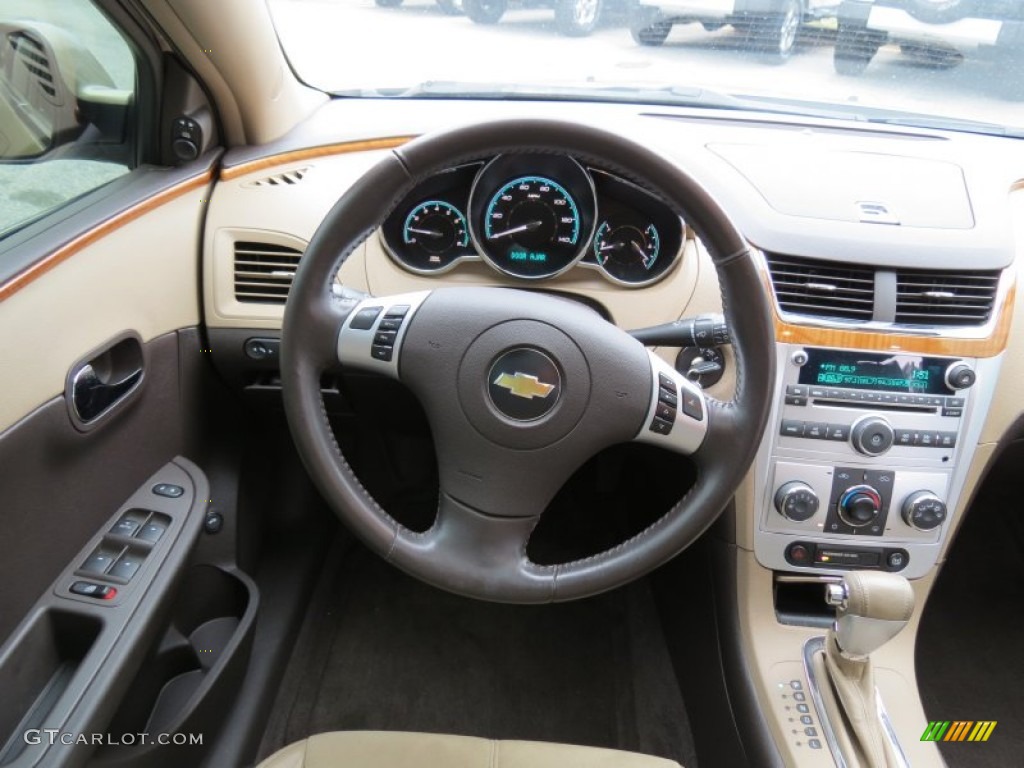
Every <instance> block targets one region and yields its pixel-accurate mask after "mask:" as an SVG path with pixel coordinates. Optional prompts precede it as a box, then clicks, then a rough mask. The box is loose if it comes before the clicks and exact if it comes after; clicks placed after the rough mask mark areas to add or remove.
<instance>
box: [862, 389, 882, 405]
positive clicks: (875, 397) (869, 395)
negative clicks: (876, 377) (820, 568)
mask: <svg viewBox="0 0 1024 768" xmlns="http://www.w3.org/2000/svg"><path fill="white" fill-rule="evenodd" d="M864 402H865V403H880V402H882V396H881V395H880V394H878V393H877V392H865V393H864Z"/></svg>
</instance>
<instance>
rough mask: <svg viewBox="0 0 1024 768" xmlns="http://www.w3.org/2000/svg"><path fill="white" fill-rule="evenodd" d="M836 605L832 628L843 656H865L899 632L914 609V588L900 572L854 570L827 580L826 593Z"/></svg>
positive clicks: (831, 603) (829, 602) (827, 599)
mask: <svg viewBox="0 0 1024 768" xmlns="http://www.w3.org/2000/svg"><path fill="white" fill-rule="evenodd" d="M825 600H826V602H827V603H828V604H829V605H834V606H836V607H837V608H838V609H839V610H838V611H836V623H835V627H834V629H833V632H834V633H835V638H836V642H837V643H838V644H839V648H840V650H841V651H842V652H843V655H844V656H852V657H857V656H867V655H869V654H870V653H872V652H873V651H876V650H878V649H879V648H881V647H882V646H883V645H885V644H886V643H887V642H889V641H890V640H892V639H893V638H894V637H896V635H898V634H899V633H900V630H902V629H903V628H904V627H905V626H906V625H907V622H908V621H909V620H910V617H911V616H912V615H913V613H914V590H913V589H911V587H910V582H909V581H907V580H906V579H905V578H903V577H902V576H897V575H896V574H894V573H885V572H883V571H855V572H853V573H849V574H847V575H846V576H845V577H843V580H842V582H840V583H838V584H829V585H828V591H827V593H826V597H825Z"/></svg>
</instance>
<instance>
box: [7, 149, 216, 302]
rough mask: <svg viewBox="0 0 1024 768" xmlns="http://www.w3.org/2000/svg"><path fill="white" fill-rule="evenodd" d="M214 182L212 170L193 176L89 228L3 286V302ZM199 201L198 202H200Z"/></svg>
mask: <svg viewBox="0 0 1024 768" xmlns="http://www.w3.org/2000/svg"><path fill="white" fill-rule="evenodd" d="M212 180H213V170H212V169H211V170H208V171H205V172H204V173H201V174H199V175H198V176H193V177H191V178H189V179H185V180H184V181H182V182H180V183H178V184H175V185H174V186H173V187H168V188H167V189H165V190H163V191H161V192H158V193H157V194H155V195H153V196H152V197H149V198H147V199H146V200H144V201H143V202H141V203H138V204H137V205H133V206H132V207H131V208H128V209H126V210H124V211H121V213H118V214H116V215H115V216H112V217H111V218H109V219H107V220H106V221H104V222H102V223H101V224H99V225H98V226H96V227H94V228H92V229H90V230H89V231H88V232H84V233H82V234H81V235H79V236H78V237H76V238H74V239H73V240H71V241H70V242H68V243H65V244H64V245H62V246H60V247H59V248H58V249H57V250H55V251H53V252H52V253H50V254H49V255H48V256H44V257H43V258H42V259H40V260H39V261H37V262H35V263H34V264H32V265H30V266H28V267H26V268H25V269H24V270H22V271H21V272H19V273H18V274H16V275H15V276H14V277H12V278H11V279H10V280H8V281H7V282H6V283H4V284H2V285H0V301H4V300H5V299H7V298H9V297H11V296H13V295H14V294H15V293H17V292H18V291H20V290H21V289H22V288H24V287H25V286H26V285H28V284H29V283H31V282H33V281H34V280H37V279H38V278H40V277H42V276H43V275H45V274H46V273H47V272H49V271H50V270H51V269H53V268H54V267H56V266H57V265H59V264H61V263H63V262H65V261H67V260H68V259H70V258H71V257H72V256H74V255H75V254H76V253H78V252H79V251H81V250H82V249H83V248H87V247H88V246H90V245H92V244H93V243H95V242H96V241H97V240H99V239H101V238H103V237H106V236H107V235H109V234H110V233H111V232H113V231H115V230H117V229H120V228H121V227H123V226H124V225H125V224H128V223H129V222H131V221H135V219H137V218H139V217H140V216H144V215H145V214H147V213H149V212H150V211H152V210H154V209H156V208H159V207H160V206H161V205H164V204H165V203H169V202H171V201H172V200H174V199H176V198H179V197H181V196H182V195H184V194H187V193H189V192H193V191H195V190H197V189H199V188H200V187H204V186H206V185H207V184H209V183H210V182H211V181H212ZM196 202H197V203H198V202H199V201H196Z"/></svg>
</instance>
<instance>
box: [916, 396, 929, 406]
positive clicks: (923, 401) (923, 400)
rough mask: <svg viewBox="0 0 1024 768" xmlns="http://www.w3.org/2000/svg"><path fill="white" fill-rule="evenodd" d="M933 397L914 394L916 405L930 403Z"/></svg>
mask: <svg viewBox="0 0 1024 768" xmlns="http://www.w3.org/2000/svg"><path fill="white" fill-rule="evenodd" d="M930 404H931V398H930V397H927V396H926V395H914V405H930Z"/></svg>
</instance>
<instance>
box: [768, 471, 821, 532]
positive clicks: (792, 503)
mask: <svg viewBox="0 0 1024 768" xmlns="http://www.w3.org/2000/svg"><path fill="white" fill-rule="evenodd" d="M818 506H819V500H818V494H816V493H815V492H814V489H812V488H811V487H810V486H809V485H807V483H801V482H798V481H794V482H790V483H786V484H785V485H783V486H782V487H780V488H779V490H778V491H776V492H775V509H776V510H778V512H779V514H780V515H782V516H783V517H785V518H786V519H787V520H792V521H793V522H794V523H802V522H804V521H805V520H809V519H810V518H812V517H814V515H815V514H817V512H818Z"/></svg>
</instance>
